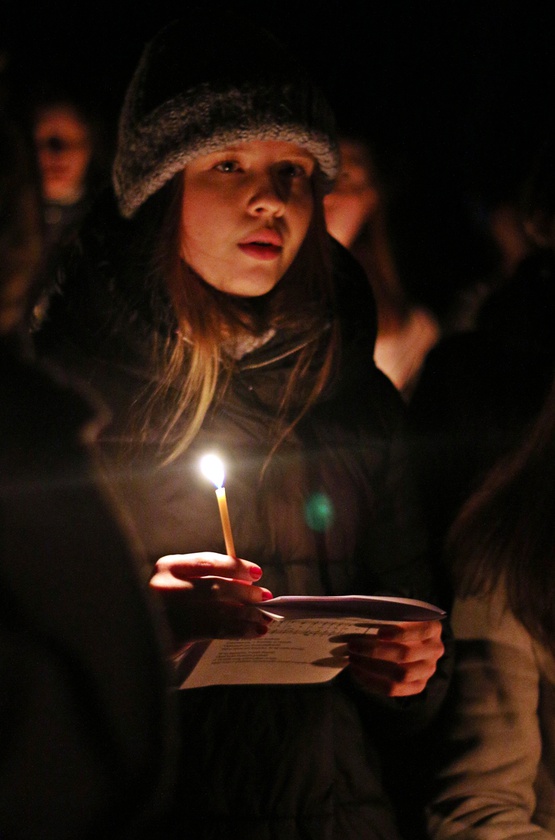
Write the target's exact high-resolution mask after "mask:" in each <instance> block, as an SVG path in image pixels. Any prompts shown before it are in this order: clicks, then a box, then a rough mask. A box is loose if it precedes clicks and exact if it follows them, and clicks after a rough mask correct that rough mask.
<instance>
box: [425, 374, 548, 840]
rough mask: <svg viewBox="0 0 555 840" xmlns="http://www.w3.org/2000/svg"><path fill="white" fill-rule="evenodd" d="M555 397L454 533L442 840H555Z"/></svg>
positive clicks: (436, 801)
mask: <svg viewBox="0 0 555 840" xmlns="http://www.w3.org/2000/svg"><path fill="white" fill-rule="evenodd" d="M554 487H555V385H552V387H551V393H550V394H549V396H548V399H547V401H546V404H545V407H544V409H543V411H542V413H541V414H540V415H539V418H538V420H537V422H536V424H535V426H534V428H533V429H532V431H531V432H530V433H529V434H528V436H527V438H526V439H525V440H524V442H523V444H522V446H521V447H520V448H518V449H517V450H516V451H515V452H514V453H512V454H511V455H510V456H507V457H506V458H504V459H502V460H501V462H500V463H498V465H497V466H496V467H495V468H494V470H493V471H492V472H491V474H490V475H489V476H488V478H487V479H486V481H485V482H484V484H483V485H482V486H481V487H480V488H479V489H478V490H477V491H476V492H475V493H474V494H473V495H472V496H471V497H470V499H469V500H468V501H467V502H466V504H465V505H464V507H463V509H462V511H461V512H460V513H459V515H458V517H457V519H456V520H455V523H454V525H453V527H452V529H451V531H450V534H449V538H448V543H447V552H446V553H447V559H448V562H449V568H450V569H451V572H452V575H453V580H454V591H455V602H454V606H453V610H452V623H453V630H454V633H455V637H456V670H455V677H454V680H453V692H452V695H451V697H450V700H449V702H448V703H447V704H446V706H445V715H444V720H443V722H442V726H441V729H440V731H439V732H438V744H439V749H438V763H437V770H436V777H435V780H434V784H433V796H432V797H431V801H430V804H429V808H428V825H429V830H430V836H431V837H432V838H433V840H446V838H451V837H461V838H462V837H464V838H465V840H489V838H491V840H493V839H494V838H495V840H500V839H501V838H506V840H510V838H516V837H519V838H520V837H522V838H524V837H526V838H534V840H549V839H550V838H551V839H552V838H554V837H555V611H554V604H555V592H554V580H555V576H554V574H553V558H554V556H555V528H554V525H553V522H554V520H553V515H552V511H553V503H554V498H553V494H554Z"/></svg>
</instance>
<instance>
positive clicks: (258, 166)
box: [38, 15, 444, 840]
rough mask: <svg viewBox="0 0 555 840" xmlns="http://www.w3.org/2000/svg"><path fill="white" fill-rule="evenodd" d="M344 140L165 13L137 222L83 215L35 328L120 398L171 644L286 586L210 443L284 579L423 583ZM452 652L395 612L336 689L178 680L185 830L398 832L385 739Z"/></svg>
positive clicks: (211, 629) (214, 31) (125, 123)
mask: <svg viewBox="0 0 555 840" xmlns="http://www.w3.org/2000/svg"><path fill="white" fill-rule="evenodd" d="M269 68H270V69H269ZM333 131H334V129H333V118H332V115H331V113H330V111H329V108H328V105H327V103H326V102H325V100H324V99H323V97H322V95H321V93H320V92H319V91H318V90H317V89H316V88H315V87H314V85H313V84H312V82H311V81H310V80H309V79H308V78H307V76H306V74H305V72H304V70H302V68H300V67H299V66H298V65H297V63H296V62H294V61H293V60H292V59H291V58H290V57H289V56H288V55H287V54H286V53H285V51H284V50H283V48H282V47H281V45H279V44H277V43H276V42H275V40H274V39H273V38H272V37H270V36H269V35H268V34H267V33H266V32H264V31H260V30H259V29H257V28H256V27H253V26H251V25H250V24H248V23H247V22H246V21H245V20H236V19H234V17H233V16H230V17H228V16H225V15H219V16H218V18H217V20H214V19H208V20H206V19H204V20H203V18H202V15H199V16H198V17H196V18H194V19H193V18H191V17H190V18H188V19H187V21H177V22H175V23H173V24H170V25H169V26H168V27H166V28H165V29H164V30H162V32H161V33H159V35H158V36H157V37H156V38H155V39H154V40H153V41H152V42H151V43H150V44H149V45H148V46H147V48H146V50H145V52H144V54H143V57H142V59H141V62H140V64H139V66H138V68H137V70H136V72H135V75H134V77H133V79H132V82H131V85H130V87H129V89H128V92H127V95H126V100H125V103H124V107H123V111H122V115H121V121H120V129H119V139H118V150H117V155H116V160H115V166H114V186H115V194H116V197H117V204H118V209H119V213H120V216H122V217H123V219H121V218H118V216H117V214H116V212H115V211H114V210H113V209H111V208H110V206H109V204H110V202H109V201H108V202H107V204H104V205H103V206H100V205H99V207H98V208H97V209H96V211H95V212H94V213H93V214H92V216H91V218H90V220H89V224H88V226H87V228H86V229H85V230H84V232H83V236H82V241H81V243H80V246H79V249H78V250H76V251H75V252H74V253H73V254H72V256H71V258H70V259H69V261H68V263H67V265H66V268H65V278H64V280H63V282H62V284H61V286H60V290H59V294H58V296H57V297H56V298H55V299H54V300H53V301H52V306H51V310H50V316H49V321H48V322H47V323H46V324H45V326H44V328H43V332H42V334H41V335H39V337H38V342H39V345H40V346H41V347H42V349H43V351H44V352H46V353H48V354H50V355H56V356H57V357H63V358H64V359H65V361H66V363H68V364H72V365H73V367H74V368H75V370H76V371H77V372H78V373H79V375H80V376H81V377H82V378H85V379H86V380H87V381H88V382H90V383H91V384H92V385H94V386H95V387H96V388H97V389H98V390H99V391H100V392H101V393H102V394H103V396H104V398H105V400H106V401H107V402H108V403H109V405H110V408H111V411H112V417H113V420H112V423H111V425H110V427H109V428H108V430H107V432H106V434H105V435H104V437H103V440H102V451H103V455H104V457H105V462H106V466H107V469H108V471H109V474H110V477H111V480H112V482H113V483H114V484H115V485H116V486H117V487H118V489H119V491H120V493H121V496H122V498H124V499H125V501H126V503H127V505H128V507H129V510H130V513H131V516H132V519H133V520H134V523H135V526H136V528H137V530H138V533H139V536H140V537H141V539H142V541H143V542H144V544H145V546H146V549H147V551H148V553H149V555H150V556H151V558H152V561H153V563H154V561H155V560H156V558H158V557H160V556H161V555H170V560H168V559H164V561H163V563H162V564H161V566H159V569H160V571H159V574H158V575H155V577H154V579H153V585H155V586H157V587H158V588H159V590H160V591H162V592H164V593H165V595H166V597H167V598H168V597H169V598H171V604H170V620H171V621H172V622H173V626H174V632H175V635H176V642H177V643H178V644H179V643H181V642H183V641H187V640H188V639H190V638H199V637H206V636H209V637H210V636H227V635H231V634H237V633H238V632H239V629H240V628H238V624H237V622H238V621H243V625H242V627H243V630H242V632H247V633H250V635H257V634H260V635H261V634H263V633H264V632H265V624H264V622H263V621H262V620H261V619H260V613H259V612H257V611H256V610H254V609H253V608H252V603H253V602H255V603H258V602H259V601H260V599H261V598H264V597H267V596H268V595H269V591H268V590H264V589H262V588H260V587H253V586H245V585H243V583H240V582H237V581H236V580H233V579H232V578H233V577H234V575H235V572H234V571H233V569H234V568H236V567H237V566H238V564H237V563H235V565H233V564H231V565H230V561H231V560H232V558H226V557H225V556H224V555H222V554H220V553H219V552H221V551H222V550H223V540H222V535H221V529H220V525H219V520H218V515H217V510H216V504H215V499H214V489H213V487H211V486H209V485H208V483H207V482H206V480H205V479H203V478H202V476H201V475H200V473H199V468H198V463H199V459H200V456H201V455H202V454H204V453H205V452H207V451H213V450H214V449H216V450H218V451H219V452H220V453H221V454H222V455H223V457H224V460H225V462H226V465H227V471H228V475H227V482H226V485H227V489H228V498H229V506H230V513H231V519H232V526H233V533H234V537H235V542H236V545H237V548H238V550H239V552H240V553H241V555H243V556H245V557H250V558H252V560H254V561H255V562H256V563H258V564H260V566H261V567H262V569H263V570H264V581H265V583H266V584H267V585H268V586H269V587H270V588H271V590H272V592H273V594H275V595H277V594H294V593H295V594H346V593H350V592H353V591H356V592H366V593H377V592H382V593H384V592H392V593H397V594H400V595H408V596H415V597H424V598H429V597H431V595H432V593H431V590H430V580H429V574H428V571H427V566H426V564H425V561H424V559H423V556H422V550H423V545H422V540H421V535H420V532H419V530H418V527H417V524H416V522H415V521H414V517H413V511H412V509H411V507H410V505H409V503H408V501H407V502H406V503H405V495H406V492H407V487H406V485H405V483H404V481H403V476H402V470H401V466H402V464H401V461H400V458H399V449H398V442H399V429H400V424H401V413H400V403H399V398H398V395H397V393H396V392H395V390H394V388H393V387H392V386H391V383H390V382H389V381H388V380H386V379H385V377H383V376H382V375H381V374H379V373H378V371H377V370H376V368H375V367H374V366H373V364H372V351H373V341H374V333H375V312H374V307H373V301H372V299H371V297H370V293H369V291H368V283H367V281H366V278H365V277H364V275H363V274H362V272H361V271H360V269H359V268H358V266H357V265H356V264H355V263H353V262H352V261H351V259H350V258H349V256H348V254H346V252H344V251H343V250H341V249H339V247H337V248H336V247H334V246H333V243H332V242H331V240H330V239H329V238H328V236H327V234H326V231H325V224H324V217H323V207H322V205H323V194H324V192H325V191H326V190H328V189H329V188H330V186H331V183H332V181H333V177H334V175H335V172H336V167H337V148H336V143H335V139H334V133H333ZM199 548H208V549H209V550H210V552H211V553H210V554H206V553H203V554H201V555H199V554H198V551H199ZM178 552H179V555H180V556H176V554H177V553H178ZM214 552H216V553H215V554H214ZM251 568H252V564H250V565H246V564H245V563H243V565H240V573H239V574H238V575H237V577H241V576H242V577H243V578H244V582H248V579H249V575H251V577H250V580H251V581H252V579H253V574H252V572H250V571H249V570H250V569H251ZM203 571H204V573H205V574H204V575H203V574H202V572H203ZM168 578H169V583H168V582H167V581H168ZM251 593H252V594H251ZM256 616H257V617H256ZM442 651H443V644H442V641H441V628H440V625H439V623H438V622H430V623H426V624H422V625H418V626H416V625H415V626H411V625H399V626H396V627H392V628H388V630H387V632H386V631H385V629H382V630H381V631H380V633H379V635H378V637H377V638H375V639H374V640H373V641H372V642H370V641H369V640H366V641H364V640H362V639H361V638H360V637H358V638H357V639H354V640H352V641H351V645H350V647H349V655H350V660H351V665H350V668H349V672H350V673H349V674H348V675H344V677H343V678H342V679H339V680H337V681H335V682H333V683H330V684H327V685H324V686H322V685H320V686H317V687H314V686H310V687H298V686H282V687H280V686H239V687H218V688H214V689H202V690H194V691H183V692H181V695H180V701H181V707H182V714H183V720H184V726H185V730H184V731H186V733H187V734H186V737H185V738H184V744H183V762H182V778H181V784H180V786H179V796H178V800H177V802H176V820H175V821H176V836H181V833H182V834H183V835H185V836H188V837H191V836H193V837H230V836H235V835H236V834H239V835H240V836H242V837H253V838H263V837H268V838H269V837H279V838H280V840H282V839H283V838H285V837H288V838H289V837H290V838H296V837H314V838H322V837H341V838H342V840H345V838H347V840H348V838H350V837H361V836H364V837H366V838H371V837H383V836H387V837H388V838H395V837H396V836H397V827H396V824H395V817H394V814H393V813H392V808H391V806H390V804H389V800H388V798H387V796H386V794H385V792H384V790H383V787H382V784H381V781H380V775H381V770H380V757H379V747H378V743H377V738H374V735H373V729H374V727H377V731H379V730H380V729H382V730H383V721H384V720H386V721H387V722H388V726H389V725H391V726H392V727H395V728H398V725H397V720H399V725H400V723H401V721H404V720H406V722H407V725H413V724H414V722H415V720H416V721H417V722H419V723H422V722H424V721H425V720H427V719H428V716H429V715H430V714H431V713H432V712H433V710H434V709H435V708H436V707H437V704H438V702H439V700H440V699H441V697H442V694H443V689H444V678H443V676H442V675H441V674H437V675H435V676H433V677H432V675H434V673H435V671H436V663H437V661H438V659H439V658H440V656H441V654H442ZM429 681H430V682H429ZM425 689H426V690H425ZM383 695H390V696H391V697H404V698H410V699H409V700H404V701H401V700H396V699H392V700H389V699H384V697H383ZM380 721H381V723H380ZM181 826H182V827H183V828H182V830H181V828H180V827H181Z"/></svg>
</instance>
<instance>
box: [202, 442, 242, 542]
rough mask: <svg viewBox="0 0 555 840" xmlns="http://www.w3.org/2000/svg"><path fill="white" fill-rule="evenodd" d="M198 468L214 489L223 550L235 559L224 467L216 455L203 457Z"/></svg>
mask: <svg viewBox="0 0 555 840" xmlns="http://www.w3.org/2000/svg"><path fill="white" fill-rule="evenodd" d="M200 468H201V470H202V472H203V474H204V475H205V476H206V478H207V479H208V480H209V481H211V482H212V483H213V485H214V486H215V488H216V498H217V500H218V508H219V510H220V519H221V520H222V529H223V532H224V540H225V550H226V552H227V553H228V554H229V555H230V556H231V557H235V556H236V554H235V546H234V545H233V535H232V533H231V523H230V521H229V513H228V510H227V499H226V496H225V487H224V477H225V474H224V465H223V464H222V462H221V460H220V459H219V458H218V456H217V455H205V456H204V457H203V458H201V462H200Z"/></svg>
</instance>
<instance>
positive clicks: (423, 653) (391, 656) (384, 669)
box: [347, 621, 444, 697]
mask: <svg viewBox="0 0 555 840" xmlns="http://www.w3.org/2000/svg"><path fill="white" fill-rule="evenodd" d="M347 652H348V655H349V660H350V669H351V674H352V676H353V678H354V679H355V680H356V681H357V682H358V683H359V684H360V685H361V686H362V687H363V688H364V689H366V690H368V691H373V692H377V693H380V694H386V695H387V696H390V697H406V696H409V695H412V694H419V693H420V692H421V691H423V690H424V688H425V687H426V684H427V682H428V680H429V679H430V677H431V676H432V675H433V674H434V673H435V670H436V667H437V662H438V660H439V659H440V657H441V656H442V655H443V652H444V647H443V642H442V641H441V623H440V622H439V621H430V622H415V623H409V622H406V623H402V624H397V625H383V626H381V627H380V628H379V629H378V633H377V634H375V635H364V636H363V635H357V636H351V637H349V638H348V640H347Z"/></svg>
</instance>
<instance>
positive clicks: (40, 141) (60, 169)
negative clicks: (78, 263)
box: [31, 92, 109, 249]
mask: <svg viewBox="0 0 555 840" xmlns="http://www.w3.org/2000/svg"><path fill="white" fill-rule="evenodd" d="M31 123H32V132H33V139H34V145H35V150H36V155H37V161H38V167H39V173H40V180H41V194H42V206H43V214H44V224H45V245H46V248H47V249H50V248H52V247H54V245H56V244H58V243H63V242H64V241H65V240H66V239H67V237H69V236H71V235H72V233H73V232H74V231H75V230H76V228H77V226H78V225H79V223H80V222H81V220H82V218H83V216H84V215H85V212H86V210H87V209H88V207H89V205H90V202H91V200H92V197H93V195H94V192H95V190H97V189H100V188H101V187H102V186H104V179H105V178H107V176H108V172H109V164H108V157H109V153H108V148H107V142H106V137H105V130H104V126H103V122H102V120H101V118H100V115H99V114H98V113H97V111H95V110H93V108H92V107H88V106H87V105H86V103H85V102H80V101H79V99H78V98H77V97H75V96H72V95H71V94H65V93H63V92H62V93H50V94H43V95H42V96H41V97H37V99H36V101H34V103H33V107H32V113H31Z"/></svg>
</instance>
